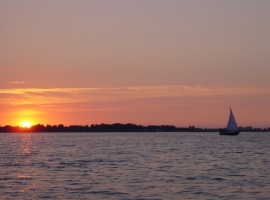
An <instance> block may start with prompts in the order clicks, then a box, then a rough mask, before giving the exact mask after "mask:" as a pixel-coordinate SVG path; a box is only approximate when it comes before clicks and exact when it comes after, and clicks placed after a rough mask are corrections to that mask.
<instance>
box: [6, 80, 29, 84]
mask: <svg viewBox="0 0 270 200" xmlns="http://www.w3.org/2000/svg"><path fill="white" fill-rule="evenodd" d="M8 83H9V84H25V82H24V81H11V82H8Z"/></svg>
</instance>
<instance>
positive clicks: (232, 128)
mask: <svg viewBox="0 0 270 200" xmlns="http://www.w3.org/2000/svg"><path fill="white" fill-rule="evenodd" d="M227 130H228V131H235V130H238V126H237V124H236V121H235V119H234V116H233V112H232V109H230V118H229V121H228V125H227Z"/></svg>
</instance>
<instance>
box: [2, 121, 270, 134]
mask: <svg viewBox="0 0 270 200" xmlns="http://www.w3.org/2000/svg"><path fill="white" fill-rule="evenodd" d="M239 129H240V131H241V132H270V127H268V128H253V127H251V126H248V127H239ZM219 130H220V128H197V127H195V126H189V127H175V126H172V125H149V126H142V125H136V124H130V123H128V124H120V123H115V124H103V123H102V124H92V125H90V126H88V125H85V126H82V125H70V126H64V125H63V124H59V125H49V124H47V125H46V126H45V125H43V124H37V125H34V126H31V127H30V128H25V127H19V126H9V125H6V126H3V127H1V126H0V132H2V133H10V132H218V131H219Z"/></svg>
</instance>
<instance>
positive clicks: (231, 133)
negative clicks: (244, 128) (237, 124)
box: [219, 131, 240, 135]
mask: <svg viewBox="0 0 270 200" xmlns="http://www.w3.org/2000/svg"><path fill="white" fill-rule="evenodd" d="M239 133H240V131H220V132H219V135H238V134H239Z"/></svg>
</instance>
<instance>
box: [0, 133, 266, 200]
mask: <svg viewBox="0 0 270 200" xmlns="http://www.w3.org/2000/svg"><path fill="white" fill-rule="evenodd" d="M42 198H48V199H270V133H240V135H239V136H234V137H232V136H231V137H230V136H219V135H218V133H15V134H14V133H3V134H0V199H42Z"/></svg>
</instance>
